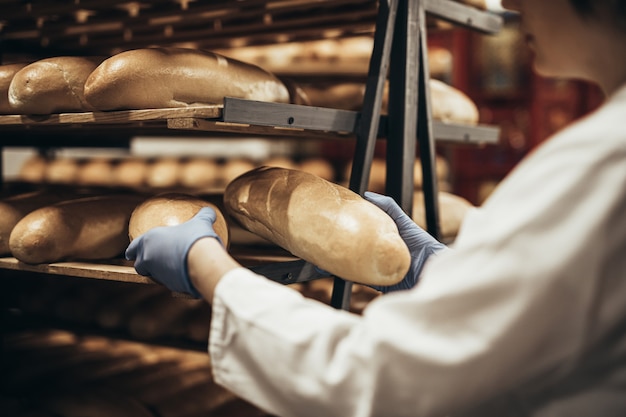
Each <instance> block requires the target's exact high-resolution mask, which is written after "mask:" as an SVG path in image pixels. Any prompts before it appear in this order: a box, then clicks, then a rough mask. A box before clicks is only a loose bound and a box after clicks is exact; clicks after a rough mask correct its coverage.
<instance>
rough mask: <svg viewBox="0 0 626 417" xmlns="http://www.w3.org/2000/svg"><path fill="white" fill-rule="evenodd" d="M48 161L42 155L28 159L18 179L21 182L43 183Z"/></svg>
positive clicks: (18, 174) (19, 172) (21, 168)
mask: <svg viewBox="0 0 626 417" xmlns="http://www.w3.org/2000/svg"><path fill="white" fill-rule="evenodd" d="M47 167H48V160H47V159H46V158H44V157H43V156H41V155H33V156H31V157H30V158H28V159H26V160H25V161H24V163H23V164H22V166H21V167H20V170H19V171H18V173H17V178H18V179H20V180H21V181H26V182H33V183H40V182H43V180H44V178H45V175H46V169H47Z"/></svg>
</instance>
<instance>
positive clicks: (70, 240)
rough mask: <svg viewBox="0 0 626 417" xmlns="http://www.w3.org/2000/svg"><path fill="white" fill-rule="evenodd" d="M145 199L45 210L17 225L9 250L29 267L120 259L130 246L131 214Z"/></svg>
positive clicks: (89, 200)
mask: <svg viewBox="0 0 626 417" xmlns="http://www.w3.org/2000/svg"><path fill="white" fill-rule="evenodd" d="M144 199H145V198H144V197H140V196H135V195H107V196H96V197H85V198H79V199H75V200H70V201H63V202H60V203H57V204H54V205H50V206H47V207H42V208H40V209H37V210H35V211H32V212H30V213H29V214H27V215H26V216H25V217H24V218H22V220H20V221H19V222H18V223H17V224H16V225H15V227H14V228H13V231H12V232H11V236H10V238H9V248H10V250H11V253H12V254H13V256H14V257H16V258H17V259H18V260H20V261H22V262H25V263H29V264H40V263H49V262H58V261H62V260H67V259H109V258H114V257H117V256H119V255H121V254H122V253H123V252H124V250H125V249H126V247H127V246H128V244H129V243H130V242H129V240H128V221H129V219H130V215H131V213H132V211H133V210H134V209H135V207H136V206H137V205H138V204H139V203H141V202H142V201H143V200H144Z"/></svg>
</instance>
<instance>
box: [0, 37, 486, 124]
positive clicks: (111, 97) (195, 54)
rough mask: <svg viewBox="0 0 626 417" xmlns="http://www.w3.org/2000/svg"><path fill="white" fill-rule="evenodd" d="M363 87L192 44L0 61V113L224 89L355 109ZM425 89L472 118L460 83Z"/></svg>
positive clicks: (138, 102)
mask: <svg viewBox="0 0 626 417" xmlns="http://www.w3.org/2000/svg"><path fill="white" fill-rule="evenodd" d="M363 94H364V85H363V84H362V83H342V84H339V85H335V86H316V85H313V86H297V85H295V84H294V83H293V82H285V81H282V80H280V79H279V78H278V77H276V76H275V75H273V74H272V73H270V72H268V71H265V70H263V69H262V68H261V67H259V66H256V65H253V64H248V63H245V62H243V61H239V60H237V59H233V58H229V57H226V56H223V55H220V54H216V53H213V52H210V51H203V50H196V49H183V48H146V49H137V50H130V51H125V52H121V53H119V54H116V55H113V56H111V57H109V58H106V59H105V58H103V57H75V56H58V57H53V58H45V59H42V60H38V61H35V62H32V63H29V64H25V63H21V64H20V63H16V64H6V65H0V114H51V113H61V112H83V111H96V110H99V111H107V110H124V109H154V108H176V107H188V106H198V105H211V104H222V103H223V99H224V97H226V96H229V97H239V98H245V99H250V100H260V101H270V102H282V103H286V102H292V103H298V104H310V105H314V106H320V107H331V108H348V109H351V110H358V109H359V107H360V105H361V104H362V103H363ZM386 96H387V94H385V97H386ZM430 97H431V101H432V109H433V111H432V114H433V117H434V118H436V119H440V120H444V121H455V122H462V123H477V122H478V110H477V108H476V105H475V104H474V103H473V101H472V100H471V99H469V97H467V95H465V94H464V93H463V92H461V91H460V90H458V89H456V88H454V87H452V86H450V85H447V84H445V83H443V82H441V81H438V80H436V79H431V80H430ZM386 107H387V105H386V104H384V109H383V111H386Z"/></svg>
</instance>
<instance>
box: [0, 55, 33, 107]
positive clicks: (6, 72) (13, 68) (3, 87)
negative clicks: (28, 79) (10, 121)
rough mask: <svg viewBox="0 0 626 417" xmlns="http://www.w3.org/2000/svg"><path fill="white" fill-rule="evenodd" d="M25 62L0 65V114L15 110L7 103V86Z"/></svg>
mask: <svg viewBox="0 0 626 417" xmlns="http://www.w3.org/2000/svg"><path fill="white" fill-rule="evenodd" d="M26 65H27V64H25V63H24V64H5V65H0V114H11V113H13V112H14V111H15V110H13V109H12V108H11V106H10V105H9V86H10V85H11V80H13V76H14V75H15V74H16V73H17V72H18V71H19V70H21V69H22V68H24V67H25V66H26Z"/></svg>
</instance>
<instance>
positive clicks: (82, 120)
mask: <svg viewBox="0 0 626 417" xmlns="http://www.w3.org/2000/svg"><path fill="white" fill-rule="evenodd" d="M357 119H358V112H353V111H347V110H335V109H327V108H321V107H312V106H301V105H294V104H278V103H264V102H257V101H250V100H241V99H231V98H227V99H226V100H225V105H213V106H199V107H184V108H170V109H146V110H123V111H111V112H83V113H60V114H50V115H41V116H27V115H4V116H0V128H1V129H2V130H3V131H10V130H13V131H17V132H20V133H24V132H26V133H45V134H50V133H51V129H54V128H62V129H63V131H64V132H70V133H71V132H74V133H81V132H82V130H84V129H83V128H90V129H89V131H90V132H93V129H94V128H96V127H97V128H98V129H124V132H125V133H126V134H128V133H132V132H133V131H135V132H141V133H146V132H150V131H156V132H167V131H169V134H171V130H185V131H187V132H190V131H191V132H194V133H196V134H200V133H203V132H205V133H206V132H220V133H236V134H243V135H248V136H281V137H285V136H287V137H291V138H294V139H324V140H333V139H340V140H346V139H354V133H353V131H354V129H355V127H356V125H355V124H356V120H357ZM381 125H382V126H384V123H383V124H381ZM433 129H434V135H435V137H436V138H437V139H439V140H442V141H447V142H457V143H496V142H497V141H498V139H499V138H498V136H499V130H498V129H497V128H492V127H488V126H470V125H458V124H453V123H443V122H438V121H434V122H433ZM382 136H383V135H382V134H381V137H382ZM12 139H14V138H11V136H10V135H3V138H2V139H0V145H3V146H11V145H13V146H15V145H21V146H39V145H41V141H40V140H39V139H40V138H39V137H38V136H37V135H34V137H33V141H32V142H29V138H28V136H26V137H19V138H16V139H15V140H12ZM113 139H114V138H113V137H112V138H111V140H113ZM55 143H56V142H55ZM72 143H73V145H74V146H80V142H79V141H73V142H72ZM85 146H93V143H92V141H91V139H90V138H85Z"/></svg>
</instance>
